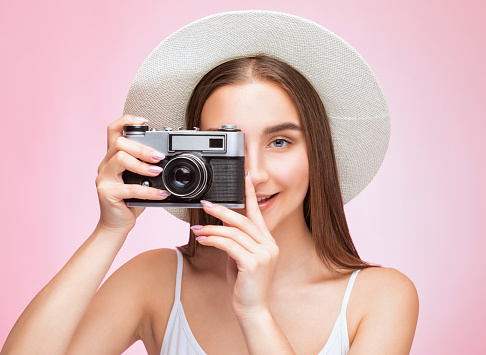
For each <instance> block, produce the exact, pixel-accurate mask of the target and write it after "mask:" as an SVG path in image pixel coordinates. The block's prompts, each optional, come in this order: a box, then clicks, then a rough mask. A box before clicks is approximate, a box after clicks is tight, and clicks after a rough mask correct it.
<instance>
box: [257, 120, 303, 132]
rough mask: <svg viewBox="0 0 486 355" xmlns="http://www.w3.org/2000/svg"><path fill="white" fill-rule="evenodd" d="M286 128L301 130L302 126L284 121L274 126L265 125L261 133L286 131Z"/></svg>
mask: <svg viewBox="0 0 486 355" xmlns="http://www.w3.org/2000/svg"><path fill="white" fill-rule="evenodd" d="M287 130H292V131H302V128H301V127H299V126H297V125H296V124H295V123H291V122H285V123H281V124H278V125H275V126H269V127H265V129H264V130H263V134H264V135H267V134H272V133H276V132H280V131H287Z"/></svg>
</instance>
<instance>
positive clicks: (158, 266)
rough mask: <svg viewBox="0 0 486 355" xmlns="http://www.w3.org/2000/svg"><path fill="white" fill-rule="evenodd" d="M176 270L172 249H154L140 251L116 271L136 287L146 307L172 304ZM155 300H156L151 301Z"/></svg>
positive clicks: (175, 258) (175, 260)
mask: <svg viewBox="0 0 486 355" xmlns="http://www.w3.org/2000/svg"><path fill="white" fill-rule="evenodd" d="M176 271H177V255H176V252H175V250H173V249H155V250H149V251H146V252H144V253H141V254H139V255H137V256H136V257H134V258H133V259H131V260H130V261H128V262H127V263H126V264H124V265H123V266H122V267H121V268H120V269H118V270H117V271H116V272H115V274H113V276H114V277H116V274H117V273H120V276H121V277H122V278H123V279H124V281H125V282H123V284H124V285H125V287H126V286H127V282H129V284H131V285H133V286H134V287H136V288H137V293H138V294H139V297H141V300H143V301H145V302H143V303H144V304H145V306H146V307H149V308H150V307H153V306H154V304H155V305H161V304H166V305H167V306H172V303H173V301H174V297H173V296H174V289H175V280H176ZM154 300H157V302H155V303H154V302H153V301H154Z"/></svg>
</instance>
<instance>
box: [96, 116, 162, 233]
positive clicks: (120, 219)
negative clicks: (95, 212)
mask: <svg viewBox="0 0 486 355" xmlns="http://www.w3.org/2000/svg"><path fill="white" fill-rule="evenodd" d="M144 120H145V119H143V118H137V117H134V116H132V115H124V116H122V117H120V118H119V119H118V120H116V121H115V122H113V123H111V124H110V125H109V126H108V150H107V153H106V156H105V158H104V159H103V161H102V162H101V164H100V165H99V167H98V176H97V177H96V189H97V191H98V198H99V203H100V220H99V222H98V228H101V229H105V230H109V231H114V232H117V233H124V234H128V232H129V231H130V230H131V229H132V228H133V226H134V225H135V221H136V219H137V217H138V216H139V215H140V214H141V213H142V212H143V210H144V209H145V207H127V205H126V203H125V201H123V200H124V199H128V198H139V199H150V200H163V199H165V198H167V196H168V195H169V193H168V192H167V191H165V190H159V189H156V188H153V187H147V186H142V185H136V184H124V182H123V179H122V173H123V172H124V171H125V170H130V171H132V172H134V173H136V174H139V175H145V176H157V175H159V174H160V172H161V170H160V168H159V167H158V166H155V165H153V164H155V163H158V162H160V160H161V159H163V158H164V156H163V154H161V153H160V152H156V151H155V150H154V149H152V148H149V147H146V146H144V145H142V144H140V143H138V142H135V141H133V140H130V139H127V138H125V137H123V129H124V127H125V125H142V124H144V123H146V122H147V121H146V120H145V121H144ZM138 159H140V160H138ZM156 168H159V170H156Z"/></svg>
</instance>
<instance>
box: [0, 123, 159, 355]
mask: <svg viewBox="0 0 486 355" xmlns="http://www.w3.org/2000/svg"><path fill="white" fill-rule="evenodd" d="M127 124H142V122H141V121H140V120H139V119H137V118H135V117H133V116H129V115H125V116H123V117H121V118H120V119H118V120H117V121H115V122H114V123H112V124H110V125H109V126H108V152H107V154H106V156H105V158H104V159H103V161H102V163H101V164H100V166H99V168H98V177H97V178H96V186H97V191H98V196H99V202H100V220H99V222H98V225H97V227H96V229H95V231H94V232H93V234H92V235H91V236H90V237H89V238H88V239H87V240H86V242H85V243H84V244H83V245H82V246H81V247H80V248H79V249H78V250H77V251H76V253H75V254H74V255H73V257H72V258H71V259H70V260H69V261H68V262H67V264H66V265H65V266H64V267H63V268H62V270H61V271H60V272H59V273H58V274H57V275H56V276H55V277H54V278H53V279H52V280H51V281H50V282H49V283H48V284H47V285H46V286H45V287H44V289H42V290H41V291H40V292H39V294H38V295H37V296H36V297H35V298H34V299H33V300H32V302H31V303H30V304H29V306H28V307H27V308H26V309H25V311H24V312H23V313H22V315H21V316H20V318H19V319H18V320H17V322H16V324H15V325H14V327H13V329H12V331H11V332H10V334H9V336H8V338H7V340H6V342H5V345H4V347H3V349H2V354H10V353H12V354H30V353H36V354H39V353H41V354H43V353H45V354H65V353H66V350H67V348H68V346H69V344H70V342H71V338H72V337H73V334H74V332H75V330H76V328H77V327H78V324H79V322H80V320H81V318H82V317H83V314H84V313H85V311H86V309H87V307H88V305H89V304H90V302H91V300H92V298H93V296H94V294H95V293H96V290H97V289H98V287H99V286H100V284H101V282H102V280H103V278H104V277H105V275H106V273H107V272H108V270H109V268H110V266H111V264H112V262H113V260H114V258H115V256H116V254H117V253H118V251H119V250H120V248H121V246H122V245H123V243H124V242H125V239H126V237H127V235H128V233H129V231H130V230H131V229H132V228H133V226H134V225H135V221H136V218H137V217H138V216H139V215H140V213H142V211H143V208H128V207H127V206H126V204H125V202H124V201H123V200H124V199H126V198H131V197H133V198H142V199H159V200H161V199H164V198H166V196H167V194H161V193H160V191H159V190H157V189H154V188H150V187H145V186H138V185H125V184H124V183H123V179H122V173H123V171H125V170H130V171H133V172H135V173H138V174H142V175H147V176H155V175H158V174H159V173H160V172H156V171H155V172H151V171H150V170H149V169H150V167H151V165H150V164H147V163H144V162H150V163H156V162H158V161H160V159H161V158H159V157H157V156H155V155H153V150H152V149H150V148H147V147H143V146H142V145H140V144H138V143H136V142H133V141H130V140H128V139H126V138H123V137H122V135H123V128H124V126H125V125H127ZM137 158H138V159H140V160H142V161H140V160H138V159H137Z"/></svg>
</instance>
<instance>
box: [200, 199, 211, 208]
mask: <svg viewBox="0 0 486 355" xmlns="http://www.w3.org/2000/svg"><path fill="white" fill-rule="evenodd" d="M201 204H202V205H203V206H207V207H214V205H213V204H212V203H211V202H209V201H205V200H201Z"/></svg>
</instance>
